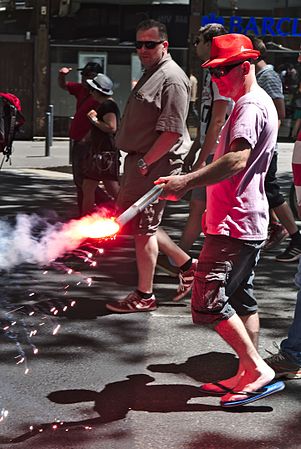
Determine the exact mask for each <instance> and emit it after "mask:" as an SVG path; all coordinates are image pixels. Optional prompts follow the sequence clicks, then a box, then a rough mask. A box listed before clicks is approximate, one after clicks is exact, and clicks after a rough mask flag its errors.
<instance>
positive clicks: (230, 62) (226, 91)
mask: <svg viewBox="0 0 301 449" xmlns="http://www.w3.org/2000/svg"><path fill="white" fill-rule="evenodd" d="M258 57H259V52H258V51H256V50H254V49H253V45H252V42H251V40H250V39H249V38H248V37H246V36H244V35H241V34H226V35H223V36H217V37H214V38H213V40H212V46H211V53H210V59H209V60H208V61H206V62H205V63H204V64H203V67H208V68H209V70H210V73H211V76H212V81H213V82H215V83H216V84H217V87H218V89H219V92H220V94H221V95H224V96H226V97H230V98H232V99H233V100H234V102H235V106H234V109H233V111H232V113H231V115H230V117H229V118H228V120H227V122H226V124H225V126H224V128H223V130H222V133H221V136H220V141H219V144H218V146H217V149H216V151H215V155H214V160H213V162H212V163H211V164H209V165H207V166H206V167H204V168H200V169H199V170H196V171H194V172H191V173H188V174H186V175H183V176H170V177H160V178H159V179H158V180H157V181H155V184H157V183H158V184H159V183H165V188H164V191H163V195H162V196H163V197H164V198H167V199H170V200H177V199H179V198H180V197H181V196H182V195H183V194H185V193H186V192H187V191H188V190H191V189H192V188H194V187H195V186H203V185H206V186H208V187H207V214H206V220H205V225H206V226H205V227H206V238H205V242H204V246H203V248H202V251H201V253H200V256H199V261H198V265H197V270H196V272H195V279H194V284H193V293H192V300H191V310H192V318H193V322H194V323H195V324H197V325H201V324H206V325H210V326H212V327H213V328H214V329H215V330H216V331H217V332H218V334H219V335H220V336H221V337H222V338H223V339H224V340H225V341H226V342H227V343H228V344H229V345H230V346H232V348H233V349H234V351H235V352H236V353H237V355H238V357H239V368H238V371H237V373H236V375H235V376H233V377H231V378H230V379H223V380H221V381H220V382H218V383H208V384H204V385H203V386H202V387H201V391H202V392H204V393H207V394H210V395H216V396H222V398H221V405H222V407H237V406H241V405H244V404H248V403H250V402H253V401H256V400H258V399H262V398H264V397H266V396H268V395H271V394H273V393H276V392H278V391H281V390H282V389H283V388H284V384H283V382H280V381H279V382H274V381H273V379H274V377H275V372H274V370H273V369H272V368H271V367H269V366H268V365H267V364H266V363H265V362H264V360H263V359H262V358H261V357H260V355H259V353H258V352H257V345H258V333H259V319H258V313H257V302H256V299H255V297H254V294H253V283H252V282H253V278H254V273H253V269H254V267H255V265H256V263H257V261H258V258H259V252H260V248H261V247H262V245H263V243H264V241H265V239H266V237H267V230H268V222H269V213H268V202H267V198H266V195H265V189H264V179H265V174H266V172H267V169H268V167H269V163H270V161H271V158H272V154H273V149H274V147H275V144H276V139H277V130H278V116H277V111H276V108H275V106H274V103H273V101H272V99H271V98H270V96H269V95H268V94H267V93H266V92H265V91H264V90H263V89H261V88H260V87H259V86H258V84H257V82H256V76H255V64H254V61H255V60H256V59H257V58H258Z"/></svg>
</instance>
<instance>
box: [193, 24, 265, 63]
mask: <svg viewBox="0 0 301 449" xmlns="http://www.w3.org/2000/svg"><path fill="white" fill-rule="evenodd" d="M259 56H260V52H259V51H257V50H254V48H253V44H252V41H251V39H250V38H248V37H247V36H245V35H244V34H236V33H233V34H223V35H222V36H215V37H214V38H213V39H212V44H211V51H210V59H208V60H207V61H205V62H204V64H202V67H212V68H214V67H218V66H226V65H231V64H235V63H236V62H243V61H246V60H247V59H258V57H259Z"/></svg>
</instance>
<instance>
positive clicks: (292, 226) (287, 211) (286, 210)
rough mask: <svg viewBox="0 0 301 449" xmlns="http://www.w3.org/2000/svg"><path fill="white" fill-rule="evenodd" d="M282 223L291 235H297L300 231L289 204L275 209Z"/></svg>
mask: <svg viewBox="0 0 301 449" xmlns="http://www.w3.org/2000/svg"><path fill="white" fill-rule="evenodd" d="M274 212H275V213H276V215H277V217H278V219H279V221H280V223H281V224H282V225H283V226H284V227H285V229H287V231H288V232H289V234H290V235H292V234H295V233H296V232H297V231H298V227H297V225H296V222H295V219H294V216H293V213H292V211H291V208H290V207H289V205H288V204H287V202H285V203H282V204H281V205H280V206H278V207H275V208H274Z"/></svg>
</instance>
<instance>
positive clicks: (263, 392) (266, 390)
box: [220, 381, 285, 407]
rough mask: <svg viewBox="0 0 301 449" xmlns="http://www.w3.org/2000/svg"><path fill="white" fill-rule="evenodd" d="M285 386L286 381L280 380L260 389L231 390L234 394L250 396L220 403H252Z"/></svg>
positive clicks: (236, 405) (224, 405)
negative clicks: (250, 390) (251, 390)
mask: <svg viewBox="0 0 301 449" xmlns="http://www.w3.org/2000/svg"><path fill="white" fill-rule="evenodd" d="M284 387H285V384H284V382H282V381H278V382H273V383H269V384H268V385H265V386H264V387H262V388H261V389H260V390H259V391H253V392H249V391H231V393H232V394H241V395H244V396H248V397H247V398H245V399H241V400H240V401H225V402H224V401H221V403H220V404H221V406H222V407H239V406H241V405H245V404H250V403H251V402H255V401H258V400H259V399H263V398H265V397H266V396H269V395H271V394H274V393H278V392H279V391H282V390H283V389H284Z"/></svg>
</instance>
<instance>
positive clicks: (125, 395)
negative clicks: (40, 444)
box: [11, 374, 273, 443]
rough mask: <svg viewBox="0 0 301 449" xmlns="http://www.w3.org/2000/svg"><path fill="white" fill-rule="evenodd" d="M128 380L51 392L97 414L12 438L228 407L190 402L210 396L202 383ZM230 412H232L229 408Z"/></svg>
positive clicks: (250, 409) (54, 397)
mask: <svg viewBox="0 0 301 449" xmlns="http://www.w3.org/2000/svg"><path fill="white" fill-rule="evenodd" d="M126 377H127V380H122V381H119V382H112V383H110V384H107V385H106V386H105V388H104V389H103V390H102V391H100V392H99V393H98V392H96V391H93V390H80V389H79V390H62V391H55V392H52V393H50V394H49V395H48V396H47V397H48V399H49V400H50V401H52V402H55V403H58V404H74V403H79V402H94V407H93V408H94V410H95V412H97V413H98V414H99V417H97V418H91V419H85V420H79V421H69V422H68V421H64V422H60V423H44V424H41V425H39V426H37V427H35V428H33V429H32V430H31V431H30V432H26V433H25V434H23V435H20V436H18V437H16V438H14V439H12V440H11V443H19V442H22V441H25V440H27V439H29V438H32V437H34V436H36V435H38V434H39V433H41V431H43V432H45V431H46V430H48V431H50V432H51V431H53V430H56V432H57V431H58V430H63V431H66V429H70V428H71V427H84V428H86V427H87V426H88V427H91V426H92V427H93V426H98V425H100V424H105V423H110V422H113V421H117V420H122V419H124V418H126V416H127V414H128V412H129V411H130V410H133V411H145V412H150V413H169V412H213V411H221V412H224V409H223V408H222V407H220V406H219V405H208V404H199V403H188V402H189V401H190V400H191V399H193V398H200V397H204V396H205V397H207V396H206V395H204V394H202V393H201V392H200V389H199V388H198V387H195V386H192V385H185V384H168V385H166V384H163V385H148V384H149V383H151V382H153V381H154V380H155V379H154V378H153V377H151V376H149V375H147V374H134V375H129V376H126ZM272 410H273V409H272V408H271V407H267V406H244V407H240V408H239V410H238V409H236V410H234V412H235V413H237V412H240V413H246V412H248V413H250V412H257V413H258V412H271V411H272ZM227 412H229V411H228V410H227Z"/></svg>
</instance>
